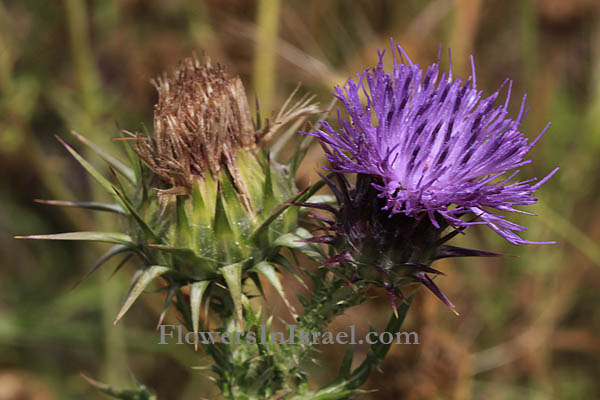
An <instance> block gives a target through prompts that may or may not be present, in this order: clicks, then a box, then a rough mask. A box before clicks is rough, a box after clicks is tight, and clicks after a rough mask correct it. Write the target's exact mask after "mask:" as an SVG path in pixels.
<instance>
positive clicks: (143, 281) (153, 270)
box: [114, 265, 171, 325]
mask: <svg viewBox="0 0 600 400" xmlns="http://www.w3.org/2000/svg"><path fill="white" fill-rule="evenodd" d="M170 270H171V269H170V268H168V267H164V266H162V265H151V266H149V267H147V268H146V269H144V270H143V271H142V273H141V274H140V275H139V276H138V277H136V280H135V282H134V283H133V286H132V287H131V290H130V291H129V293H127V296H126V297H125V301H124V302H123V305H122V306H121V309H120V310H119V313H118V314H117V318H116V319H115V322H114V324H115V325H116V324H117V323H118V322H119V321H120V320H121V318H123V316H124V315H125V313H126V312H127V311H128V310H129V308H131V306H132V305H133V303H134V302H135V300H136V299H137V298H138V297H139V296H140V294H142V292H143V291H144V289H146V287H147V286H148V285H149V284H150V283H151V282H152V281H153V280H154V279H156V278H158V277H159V276H161V275H162V274H164V273H166V272H168V271H170Z"/></svg>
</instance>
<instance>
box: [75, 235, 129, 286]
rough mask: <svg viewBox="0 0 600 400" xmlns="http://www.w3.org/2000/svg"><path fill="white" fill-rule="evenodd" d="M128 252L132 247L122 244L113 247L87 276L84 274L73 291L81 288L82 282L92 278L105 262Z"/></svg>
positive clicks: (86, 273) (88, 271) (90, 269)
mask: <svg viewBox="0 0 600 400" xmlns="http://www.w3.org/2000/svg"><path fill="white" fill-rule="evenodd" d="M126 251H131V247H130V246H123V245H121V244H117V245H115V246H113V247H111V248H110V249H109V250H108V251H107V252H106V253H104V255H102V257H100V258H99V259H98V260H97V261H96V262H95V263H94V265H92V266H91V267H90V268H89V269H88V270H87V271H86V272H85V274H83V276H82V277H81V278H80V279H79V280H78V281H77V283H75V285H74V286H73V289H75V288H76V287H77V286H79V285H80V284H81V282H83V281H84V280H86V279H87V277H88V276H90V275H91V274H93V273H94V272H95V271H96V270H97V269H98V268H100V267H101V266H102V265H103V264H104V263H105V262H107V261H108V260H110V259H111V258H113V257H114V256H116V255H117V254H119V253H124V252H126Z"/></svg>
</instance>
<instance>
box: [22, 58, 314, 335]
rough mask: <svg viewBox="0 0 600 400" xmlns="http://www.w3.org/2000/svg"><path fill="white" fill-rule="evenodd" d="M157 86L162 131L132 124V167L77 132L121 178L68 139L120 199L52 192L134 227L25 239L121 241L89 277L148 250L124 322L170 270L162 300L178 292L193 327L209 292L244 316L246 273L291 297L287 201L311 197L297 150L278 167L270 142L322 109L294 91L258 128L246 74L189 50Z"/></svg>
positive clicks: (293, 215) (292, 217)
mask: <svg viewBox="0 0 600 400" xmlns="http://www.w3.org/2000/svg"><path fill="white" fill-rule="evenodd" d="M154 84H155V86H156V87H157V89H158V93H159V100H158V103H157V104H156V106H155V110H154V132H153V135H148V134H137V135H133V134H130V135H132V138H131V139H132V140H134V142H135V146H134V149H133V151H132V149H130V148H129V147H127V151H128V154H129V158H130V161H131V167H128V166H126V165H125V164H124V163H122V162H121V161H119V160H117V159H116V158H114V157H112V156H111V155H109V154H107V153H105V152H104V151H103V150H101V149H99V148H98V147H97V146H95V145H94V144H92V143H90V142H89V141H87V140H86V139H85V138H83V137H81V136H80V135H78V134H75V135H76V136H77V137H78V138H79V139H80V140H81V141H82V142H83V143H84V144H86V145H87V146H88V147H90V148H91V149H92V150H93V151H94V152H96V153H97V154H98V155H100V157H102V158H103V159H104V160H105V161H106V162H107V163H108V164H109V165H110V167H111V171H112V172H113V175H114V176H113V178H114V179H113V181H112V182H111V181H109V180H108V179H106V178H105V177H104V176H103V175H102V174H100V173H99V172H98V171H97V170H96V169H95V168H94V167H93V166H92V165H91V164H89V163H88V162H87V161H86V160H85V159H84V158H83V157H82V156H80V155H79V154H78V153H77V152H76V151H75V150H74V149H72V148H71V147H70V146H68V145H67V144H64V143H63V144H64V145H65V147H66V148H67V150H68V151H69V152H70V153H71V154H72V155H73V156H74V157H75V158H76V159H77V161H79V163H80V164H81V165H82V166H83V167H84V168H85V169H86V170H87V171H88V172H89V173H90V174H91V175H92V176H93V177H94V178H95V179H96V180H97V181H98V182H99V183H100V184H101V185H102V186H103V187H104V188H105V189H107V190H108V191H109V192H110V194H111V195H112V197H113V198H114V200H115V204H104V203H90V202H60V201H58V202H57V201H46V203H49V204H54V205H64V206H75V207H83V208H89V209H96V210H104V211H112V212H116V213H118V214H121V215H122V216H124V217H125V218H126V219H127V221H128V222H127V224H126V227H127V232H126V233H121V232H74V233H65V234H54V235H38V236H28V237H27V238H32V239H58V240H91V241H100V242H109V243H113V244H114V247H112V248H111V249H110V250H109V251H108V252H107V253H106V254H105V255H104V256H102V257H101V258H100V259H99V260H98V262H97V263H96V264H95V265H94V266H93V267H92V268H91V269H90V270H89V271H88V273H87V274H86V276H87V275H89V273H91V272H93V271H94V270H95V269H97V268H99V267H100V266H101V265H102V264H103V263H104V262H106V261H107V260H109V259H110V258H112V257H113V256H114V255H116V254H119V253H125V252H132V253H136V254H138V255H139V256H140V257H139V258H140V259H141V260H143V263H142V265H141V267H140V268H139V270H138V271H137V272H136V273H135V274H134V276H133V279H132V282H131V285H130V288H129V292H128V294H127V296H126V298H125V301H124V303H123V306H122V308H121V310H120V312H119V314H118V316H117V319H116V321H118V320H119V319H120V318H121V317H122V316H123V315H124V314H125V313H126V312H127V310H128V309H129V308H130V307H131V305H132V304H133V303H134V302H135V300H136V299H137V297H138V296H139V295H140V294H141V293H142V292H143V291H144V289H145V288H146V287H147V286H148V285H149V284H150V283H151V282H152V281H153V280H154V279H156V278H157V277H159V276H160V277H162V278H163V279H164V280H165V282H166V283H167V286H166V291H167V293H168V294H167V298H166V302H165V307H164V310H165V311H166V309H167V307H168V305H169V304H170V302H171V300H172V298H173V297H175V296H177V297H178V301H177V306H178V308H179V309H180V311H184V318H185V319H186V322H188V323H189V327H190V328H193V329H194V330H195V331H197V330H198V328H199V319H200V318H199V316H200V304H201V302H202V299H203V298H206V297H207V296H210V297H211V299H212V300H214V301H212V302H211V305H212V304H215V305H216V306H217V307H228V308H229V309H230V312H231V313H232V314H233V315H235V316H236V317H237V320H238V322H239V324H240V326H241V325H242V310H243V307H242V297H243V294H242V286H243V283H244V281H246V280H247V279H248V278H250V279H252V280H253V281H254V282H256V283H257V285H258V286H259V287H260V282H259V280H258V275H259V274H260V275H263V276H264V277H265V278H266V279H267V280H268V281H269V282H270V283H271V284H272V285H273V286H274V287H275V289H276V290H277V291H278V292H279V293H280V294H281V295H282V296H283V292H282V287H281V283H280V281H279V278H278V275H277V274H276V271H277V269H276V268H277V267H276V266H275V263H276V261H277V260H278V259H281V256H280V255H279V249H280V247H281V246H285V245H286V242H285V240H284V241H282V240H281V238H282V237H283V238H286V237H289V235H292V236H293V235H295V233H294V232H295V230H296V229H297V210H296V208H295V207H289V205H290V201H297V200H301V199H303V198H306V197H307V196H308V193H298V192H297V189H296V188H295V186H294V181H293V174H294V172H295V171H294V169H295V165H297V162H298V159H297V157H294V158H293V159H292V162H291V164H292V165H291V167H289V166H284V165H279V164H277V163H276V162H275V161H273V160H271V159H270V157H269V154H268V152H267V151H266V150H264V149H263V148H261V146H262V145H263V143H264V142H265V141H266V140H268V139H269V138H270V137H271V136H272V135H273V134H274V133H275V131H276V130H277V129H278V128H280V127H281V126H283V125H285V124H286V123H288V122H290V121H296V122H298V121H302V120H304V119H305V118H306V117H307V116H308V115H311V114H315V113H316V112H317V111H318V109H317V108H316V106H314V105H311V100H312V98H307V97H303V98H301V99H300V100H299V101H297V102H296V103H295V104H291V103H290V102H289V101H288V102H286V104H285V105H284V107H283V108H282V110H281V111H280V113H279V114H278V115H277V117H276V118H275V120H274V121H273V122H270V121H268V120H267V122H266V124H265V125H264V127H262V128H261V127H257V126H255V124H254V123H253V122H252V118H251V115H250V111H249V106H248V101H247V98H246V95H245V93H244V90H243V86H242V83H241V80H240V78H239V77H238V76H234V75H232V74H230V73H229V71H228V70H227V69H226V68H224V67H222V66H219V65H216V66H213V65H211V63H210V61H209V60H207V62H206V64H204V65H201V64H200V63H199V61H198V60H197V59H195V58H193V59H187V60H184V61H183V62H182V63H181V64H180V67H179V68H178V69H177V70H176V71H175V73H174V74H172V75H171V76H166V75H165V76H163V77H161V78H160V79H158V80H157V81H155V82H154ZM292 95H293V94H292ZM257 119H258V118H257ZM257 124H258V122H257ZM291 245H295V244H291ZM183 286H189V289H190V290H189V297H190V302H189V303H190V304H189V308H188V305H185V304H183V303H182V302H181V301H180V300H181V295H182V294H181V291H180V290H179V289H180V288H181V287H183ZM224 288H227V290H224ZM284 299H285V298H284ZM286 303H287V301H286ZM207 304H209V303H208V302H207ZM186 310H187V312H185V311H186ZM186 314H187V315H186ZM163 316H164V312H163V315H161V321H162V317H163ZM116 321H115V322H116ZM159 323H160V322H159Z"/></svg>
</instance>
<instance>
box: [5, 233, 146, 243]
mask: <svg viewBox="0 0 600 400" xmlns="http://www.w3.org/2000/svg"><path fill="white" fill-rule="evenodd" d="M15 239H32V240H88V241H91V242H105V243H114V244H122V245H125V246H129V247H134V246H135V243H134V242H133V240H132V239H131V237H130V236H129V235H126V234H124V233H120V232H89V231H88V232H66V233H53V234H49V235H29V236H15Z"/></svg>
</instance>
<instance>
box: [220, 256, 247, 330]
mask: <svg viewBox="0 0 600 400" xmlns="http://www.w3.org/2000/svg"><path fill="white" fill-rule="evenodd" d="M220 271H221V274H222V275H223V278H224V279H225V283H227V287H228V288H229V292H230V294H231V298H232V300H233V306H234V307H235V312H236V315H237V318H238V322H239V324H240V329H241V330H242V331H243V330H244V318H243V311H242V264H241V263H236V264H231V265H228V266H226V267H222V268H221V269H220Z"/></svg>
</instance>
